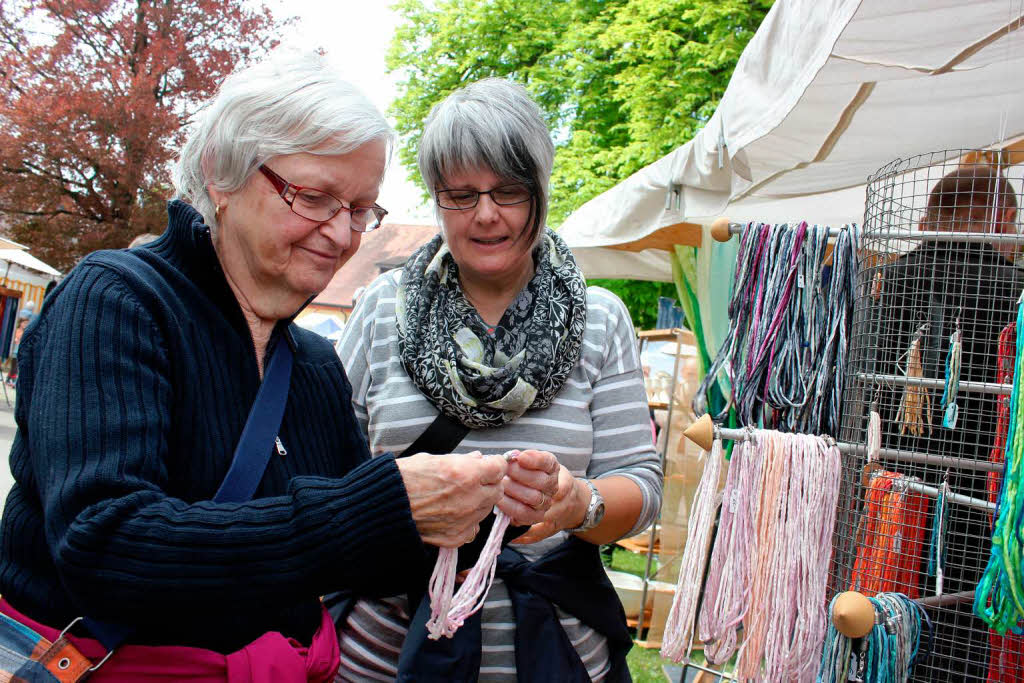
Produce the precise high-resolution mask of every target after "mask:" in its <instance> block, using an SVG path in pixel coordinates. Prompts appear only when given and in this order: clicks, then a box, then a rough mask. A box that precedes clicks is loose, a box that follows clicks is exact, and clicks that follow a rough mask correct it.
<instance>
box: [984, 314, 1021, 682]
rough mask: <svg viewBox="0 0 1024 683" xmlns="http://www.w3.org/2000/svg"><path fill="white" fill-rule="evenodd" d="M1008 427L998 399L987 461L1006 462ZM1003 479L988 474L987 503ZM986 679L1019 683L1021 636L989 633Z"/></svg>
mask: <svg viewBox="0 0 1024 683" xmlns="http://www.w3.org/2000/svg"><path fill="white" fill-rule="evenodd" d="M1016 339H1017V323H1010V324H1009V325H1007V326H1006V327H1004V328H1003V330H1002V331H1001V332H1000V333H999V355H998V357H997V359H998V370H999V374H998V376H997V378H996V381H997V382H999V383H1000V384H1012V383H1013V362H1014V358H1015V356H1016ZM1009 427H1010V398H1009V397H1008V396H1000V397H999V403H998V406H997V408H996V435H995V437H996V438H995V443H994V444H993V446H992V451H991V453H990V454H989V460H990V461H992V462H994V463H997V464H1002V463H1004V462H1005V461H1006V457H1005V456H1006V454H1005V451H1006V433H1007V431H1008V430H1009ZM1002 480H1003V473H1002V472H989V473H988V482H987V483H988V500H989V502H990V503H995V502H997V501H998V500H999V489H1000V488H1001V484H1002ZM988 657H989V665H988V680H989V683H1020V681H1021V679H1022V676H1024V673H1022V672H1024V635H1013V634H1010V633H1008V634H1006V635H1000V634H998V633H996V632H995V631H989V645H988Z"/></svg>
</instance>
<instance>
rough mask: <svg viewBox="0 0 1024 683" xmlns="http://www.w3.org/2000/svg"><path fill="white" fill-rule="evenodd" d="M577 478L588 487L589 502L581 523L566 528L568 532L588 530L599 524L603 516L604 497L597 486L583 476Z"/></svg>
mask: <svg viewBox="0 0 1024 683" xmlns="http://www.w3.org/2000/svg"><path fill="white" fill-rule="evenodd" d="M577 479H579V480H580V481H582V482H583V483H584V484H586V485H587V486H588V487H589V488H590V503H589V504H588V505H587V513H586V514H585V515H583V523H582V524H580V525H579V526H578V527H575V528H573V529H566V531H567V532H569V533H570V534H576V533H579V532H581V531H589V530H590V529H593V528H594V527H596V526H597V525H598V524H600V523H601V519H602V518H603V517H604V497H603V496H602V495H601V492H600V491H598V490H597V487H596V486H594V482H592V481H590V480H589V479H584V478H583V477H577Z"/></svg>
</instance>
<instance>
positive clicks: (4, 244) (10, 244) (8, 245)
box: [0, 237, 28, 250]
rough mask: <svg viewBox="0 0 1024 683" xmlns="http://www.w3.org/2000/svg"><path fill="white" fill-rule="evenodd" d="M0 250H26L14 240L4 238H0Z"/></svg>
mask: <svg viewBox="0 0 1024 683" xmlns="http://www.w3.org/2000/svg"><path fill="white" fill-rule="evenodd" d="M0 249H21V250H27V249H28V247H26V246H25V245H24V244H18V243H17V242H15V241H14V240H9V239H7V238H6V237H0Z"/></svg>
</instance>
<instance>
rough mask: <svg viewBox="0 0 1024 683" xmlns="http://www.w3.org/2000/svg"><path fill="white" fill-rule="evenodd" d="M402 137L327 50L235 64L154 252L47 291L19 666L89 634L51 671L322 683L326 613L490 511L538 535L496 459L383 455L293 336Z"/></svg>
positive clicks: (8, 586)
mask: <svg viewBox="0 0 1024 683" xmlns="http://www.w3.org/2000/svg"><path fill="white" fill-rule="evenodd" d="M391 139H392V133H391V130H390V129H389V127H388V125H387V123H386V122H385V121H384V119H383V117H382V116H381V115H380V113H379V112H378V111H377V110H376V109H375V108H374V107H373V106H372V105H371V104H370V103H369V102H368V101H367V100H366V99H365V98H364V97H363V96H362V95H361V94H359V92H358V91H356V90H355V89H354V88H353V87H352V86H351V85H349V84H348V83H346V82H345V81H343V80H341V79H340V78H338V76H337V75H336V74H335V73H334V72H333V71H332V70H331V69H329V68H327V67H326V66H325V64H324V63H323V62H322V61H321V59H320V58H319V57H316V56H300V57H290V56H283V57H281V56H278V57H272V58H271V59H269V60H268V61H266V62H265V63H261V64H258V65H256V66H254V67H251V68H248V69H245V70H243V71H240V72H238V73H236V74H235V75H233V76H231V77H230V78H228V79H227V80H226V81H225V83H224V84H223V86H222V88H221V90H220V92H219V93H218V94H217V96H216V97H215V98H214V100H213V102H212V103H211V104H210V105H209V106H208V108H207V109H206V111H205V113H204V115H203V117H202V118H201V120H200V122H199V123H198V125H197V126H196V127H195V129H194V131H193V132H192V134H191V136H190V138H189V140H188V142H187V144H186V145H185V147H184V149H183V151H182V154H181V159H180V162H179V164H178V168H177V171H176V174H175V180H176V184H177V186H178V191H179V195H180V198H179V199H178V200H175V201H173V202H171V203H170V204H169V205H168V226H167V230H166V231H165V232H164V234H163V235H162V236H161V237H160V238H159V239H158V240H156V241H154V242H151V243H149V244H146V245H144V246H142V247H137V248H134V249H130V250H121V251H107V252H97V253H95V254H92V255H90V256H89V257H87V258H86V259H85V260H83V262H82V263H81V264H80V265H79V266H78V267H77V268H75V269H74V270H73V271H72V272H71V273H70V274H69V275H68V276H67V278H65V280H64V281H63V282H62V283H61V284H60V286H59V287H58V288H57V289H56V290H55V291H54V293H53V295H52V296H51V297H50V298H49V299H48V301H47V305H46V307H45V309H44V310H43V311H42V313H41V315H40V318H39V320H38V321H37V322H36V323H34V324H33V325H32V326H31V327H30V328H29V331H28V332H27V333H26V334H25V337H24V339H23V340H22V344H21V349H20V354H19V355H20V358H21V363H22V365H21V367H22V372H21V376H20V378H19V384H18V404H17V408H16V413H17V415H16V419H17V422H18V433H17V436H16V438H15V443H14V447H13V448H12V451H11V456H10V457H11V466H12V471H13V473H14V477H15V484H14V488H13V489H12V491H11V493H10V496H9V498H8V500H7V506H6V509H5V511H4V515H3V520H2V529H0V550H2V555H0V592H2V594H3V598H4V599H3V600H2V601H0V612H2V613H3V617H4V618H2V619H0V640H2V644H3V645H4V647H7V646H8V645H9V643H8V642H7V640H6V639H4V635H5V634H14V635H17V634H21V636H24V635H25V632H24V630H22V629H25V628H27V629H31V630H32V631H34V632H35V634H37V635H38V636H39V638H40V640H43V639H45V641H58V637H59V636H60V635H63V634H61V629H62V628H64V627H65V626H68V625H69V624H74V625H73V626H70V627H69V629H68V630H67V636H68V638H69V640H70V642H71V643H72V644H73V645H74V646H75V647H76V648H77V653H76V654H75V656H74V657H73V658H72V659H65V658H64V654H63V652H64V650H61V652H62V654H61V657H60V658H59V659H58V658H55V657H49V658H48V659H47V660H46V661H50V662H51V663H55V662H65V661H66V662H69V666H72V665H73V666H74V667H76V669H77V670H84V669H85V668H88V667H89V666H90V661H91V662H99V661H100V660H103V662H102V664H101V665H100V666H99V669H98V670H97V671H96V672H95V673H94V674H93V675H92V679H93V680H95V681H98V682H99V683H102V682H103V681H128V680H130V681H135V682H138V681H150V680H169V679H171V678H174V679H184V678H190V679H195V680H201V681H207V682H212V681H231V682H233V683H234V682H236V681H250V680H253V681H255V680H259V681H271V680H272V681H285V682H297V681H306V680H315V681H326V680H330V679H332V678H333V676H334V674H335V670H336V669H337V665H338V643H337V638H336V634H335V630H334V628H333V625H332V624H331V622H330V618H329V617H328V616H327V614H326V612H325V610H324V609H323V607H322V605H321V602H320V599H319V596H321V595H323V594H325V593H327V592H330V591H336V590H339V589H354V590H359V591H367V592H371V593H375V594H387V593H389V592H394V591H396V590H399V589H401V588H402V587H403V586H404V585H405V582H404V578H405V576H406V572H407V571H409V570H410V568H412V569H415V568H417V567H419V566H420V564H422V563H424V562H425V558H426V554H425V552H424V543H427V544H433V545H441V546H444V545H449V546H453V545H460V544H461V543H463V542H465V541H466V540H468V539H470V538H472V537H474V536H475V535H476V533H477V529H478V523H479V522H480V521H481V520H482V519H483V518H484V517H485V515H487V514H488V513H489V512H490V510H491V509H492V507H493V506H494V505H495V504H497V505H498V506H499V507H501V508H502V509H503V510H505V511H506V512H508V513H509V514H512V515H514V516H515V517H516V518H517V520H519V521H521V522H527V523H529V522H539V521H540V520H541V519H542V518H543V514H544V511H545V510H546V507H544V508H543V509H542V510H539V511H535V510H527V509H526V508H525V506H524V505H523V504H522V503H521V502H519V501H516V500H514V499H513V498H510V497H507V496H504V495H503V483H502V482H503V479H504V477H505V474H506V469H507V466H506V464H505V462H504V459H501V458H483V457H481V456H480V455H479V454H470V455H455V456H447V457H439V456H434V455H425V454H414V455H411V456H410V457H406V458H403V459H401V460H396V459H395V458H394V457H391V456H387V457H378V458H374V459H372V460H371V458H370V455H369V452H368V450H367V447H366V441H365V440H364V438H363V436H362V434H361V433H360V430H359V424H358V423H357V421H356V418H355V416H354V415H353V412H352V405H351V402H350V392H351V386H350V384H349V381H348V379H347V378H346V375H345V372H344V369H343V368H342V366H341V363H340V362H339V360H338V358H337V355H336V354H335V353H334V350H333V349H332V348H331V346H330V345H329V344H328V343H327V341H326V340H324V339H323V338H321V337H319V336H317V335H315V334H313V333H311V332H308V331H305V330H303V329H302V328H300V327H297V326H296V325H294V324H293V319H294V318H295V316H296V314H297V313H299V312H300V311H301V310H302V308H303V307H304V306H305V305H306V304H307V303H308V302H309V301H310V300H311V299H312V298H313V297H314V296H315V295H316V294H317V293H319V292H320V291H321V290H323V288H324V287H325V286H326V285H327V283H328V282H329V281H330V280H331V277H332V276H333V275H334V273H335V272H336V271H337V270H338V268H340V267H341V266H342V265H343V264H344V263H345V262H346V261H347V260H348V259H349V258H350V257H351V256H352V254H354V253H355V251H356V249H357V248H358V246H359V239H360V235H361V233H363V232H366V231H368V230H373V229H375V228H377V227H378V226H379V225H380V221H381V219H382V218H383V217H384V215H385V213H386V212H385V211H384V209H382V208H381V207H380V206H379V205H378V204H377V203H376V199H377V193H378V190H379V188H380V184H381V180H382V178H383V175H384V169H385V164H386V159H387V155H388V146H389V144H390V142H391ZM545 457H547V458H548V459H547V460H545ZM528 460H531V459H530V458H528ZM531 462H532V463H533V465H534V466H535V469H540V470H545V469H546V470H548V471H550V473H540V474H538V473H537V472H534V473H532V475H531V476H530V477H525V478H520V483H519V484H516V486H520V487H522V488H521V489H520V490H527V491H529V492H531V493H532V492H533V491H534V487H536V488H537V489H539V491H549V492H550V493H554V491H555V487H556V484H557V478H556V476H555V474H554V459H553V457H551V456H546V454H536V455H534V456H533V457H532V460H531ZM520 495H526V494H522V493H521V494H520ZM81 616H85V617H88V618H87V619H86V620H85V622H84V624H85V625H83V622H80V621H77V618H78V617H81ZM11 620H13V621H11ZM14 622H20V625H19V626H14V625H13V623H14ZM5 627H6V630H5ZM11 629H13V630H11ZM18 642H27V641H26V639H25V638H24V637H21V640H20V641H18ZM59 642H60V643H63V642H64V639H60V640H59ZM122 643H126V644H125V645H124V646H123V647H121V646H120V645H121V644H122ZM29 644H30V645H31V646H32V647H31V648H30V650H33V649H34V650H39V649H41V648H40V647H39V646H38V645H37V644H36V641H33V642H32V643H29ZM47 645H48V644H47ZM54 647H57V646H56V645H54ZM8 649H10V648H8ZM46 651H47V652H49V650H46ZM110 653H112V654H110ZM26 654H27V655H30V653H26ZM37 654H38V653H37ZM30 656H31V657H34V656H35V655H30ZM79 658H80V659H79ZM87 660H89V661H87ZM24 666H25V667H27V669H28V668H31V667H32V666H36V665H35V664H32V662H31V661H30V662H28V663H26V664H25V665H24ZM59 668H62V669H64V668H66V667H63V666H61V667H59ZM27 669H26V670H25V671H21V672H16V673H17V675H18V676H20V677H23V678H27V677H28V674H27V673H26V672H27ZM31 680H35V679H31ZM62 680H63V679H62Z"/></svg>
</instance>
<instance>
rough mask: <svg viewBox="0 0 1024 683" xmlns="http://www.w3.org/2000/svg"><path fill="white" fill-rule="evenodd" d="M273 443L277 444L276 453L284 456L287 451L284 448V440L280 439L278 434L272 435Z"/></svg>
mask: <svg viewBox="0 0 1024 683" xmlns="http://www.w3.org/2000/svg"><path fill="white" fill-rule="evenodd" d="M274 445H275V446H277V454H278V455H280V456H281V457H284V456H286V455H288V451H286V450H285V449H284V442H283V441H281V437H280V436H275V437H274Z"/></svg>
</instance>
